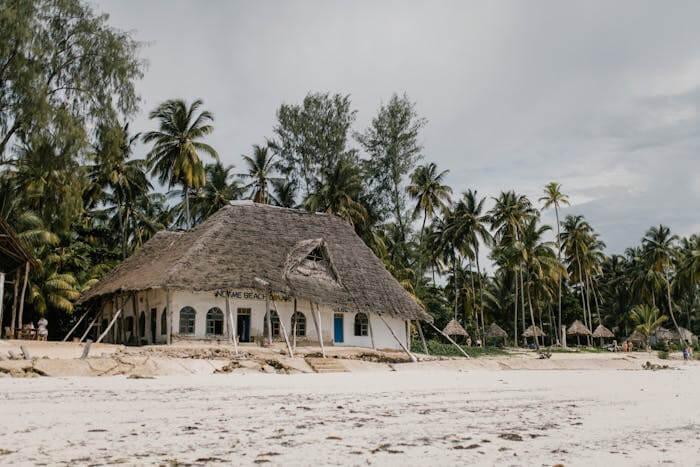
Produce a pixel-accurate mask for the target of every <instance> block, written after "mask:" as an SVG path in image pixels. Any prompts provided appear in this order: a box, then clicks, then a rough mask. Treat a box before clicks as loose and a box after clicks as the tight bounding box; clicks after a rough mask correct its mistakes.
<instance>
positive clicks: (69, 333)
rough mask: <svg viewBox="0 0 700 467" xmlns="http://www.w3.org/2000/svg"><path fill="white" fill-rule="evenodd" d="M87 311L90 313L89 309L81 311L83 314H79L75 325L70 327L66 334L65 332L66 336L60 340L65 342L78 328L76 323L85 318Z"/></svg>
mask: <svg viewBox="0 0 700 467" xmlns="http://www.w3.org/2000/svg"><path fill="white" fill-rule="evenodd" d="M88 313H90V310H88V311H86V312H85V313H83V316H81V317H80V319H79V320H78V322H77V323H75V325H74V326H73V327H72V328H71V329H70V331H68V334H66V337H64V338H63V340H62V341H61V342H65V341H67V340H68V338H69V337H70V336H71V334H73V332H74V331H75V330H76V329H77V328H78V325H79V324H80V323H82V322H83V320H84V319H85V317H86V316H87V314H88Z"/></svg>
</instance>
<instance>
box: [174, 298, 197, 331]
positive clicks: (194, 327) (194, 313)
mask: <svg viewBox="0 0 700 467" xmlns="http://www.w3.org/2000/svg"><path fill="white" fill-rule="evenodd" d="M190 310H191V311H192V313H191V314H192V318H191V321H188V322H187V323H185V324H186V328H185V330H184V331H183V311H185V312H186V313H187V315H190ZM190 324H191V328H192V331H191V332H190V331H189V329H190V326H189V325H190ZM178 331H179V333H180V334H181V335H187V336H194V335H195V333H196V332H197V310H195V309H194V307H191V306H189V305H186V306H183V307H182V308H180V325H179V326H178Z"/></svg>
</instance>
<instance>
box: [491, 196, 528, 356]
mask: <svg viewBox="0 0 700 467" xmlns="http://www.w3.org/2000/svg"><path fill="white" fill-rule="evenodd" d="M493 200H494V206H493V208H491V210H490V211H489V212H488V215H489V221H490V223H491V229H492V230H493V231H495V233H494V239H495V240H496V242H497V244H498V245H499V247H503V246H505V245H508V244H510V245H512V246H513V247H515V248H519V245H518V244H519V243H520V232H521V230H522V227H523V225H524V223H525V222H526V221H527V220H528V219H530V218H531V217H533V216H534V215H535V214H536V210H535V209H534V208H533V207H532V203H531V202H530V200H529V199H528V198H527V197H526V196H524V195H518V194H516V193H515V192H514V191H503V192H501V193H500V195H499V196H498V197H496V198H493ZM508 266H509V267H510V268H512V270H513V271H514V272H515V273H516V274H517V276H519V278H520V290H521V293H520V302H521V310H522V322H523V328H524V326H525V297H524V294H523V293H522V291H523V275H522V264H520V262H517V261H516V262H509V263H508ZM517 276H516V277H517ZM515 296H516V299H515V301H514V303H513V310H514V323H515V325H514V342H515V345H516V346H517V345H518V331H517V328H518V300H517V296H518V281H517V279H516V281H515Z"/></svg>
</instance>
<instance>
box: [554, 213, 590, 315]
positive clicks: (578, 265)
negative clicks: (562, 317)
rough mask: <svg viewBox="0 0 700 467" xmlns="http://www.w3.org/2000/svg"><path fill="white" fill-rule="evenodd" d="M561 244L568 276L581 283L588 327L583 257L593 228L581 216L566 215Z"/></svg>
mask: <svg viewBox="0 0 700 467" xmlns="http://www.w3.org/2000/svg"><path fill="white" fill-rule="evenodd" d="M562 227H563V232H562V233H561V236H560V237H561V244H562V248H563V250H564V254H565V255H566V259H567V262H568V263H569V276H570V277H571V278H572V280H574V279H575V280H577V282H579V283H580V284H581V307H582V308H583V323H584V325H585V326H586V327H588V328H589V329H590V325H591V324H593V323H589V319H588V314H587V312H586V280H585V278H586V275H585V274H584V269H583V266H584V263H583V258H585V257H587V256H588V250H589V247H590V244H591V235H592V232H593V229H592V228H591V226H590V225H589V224H588V222H586V221H585V220H584V218H583V216H571V215H569V216H566V218H565V219H564V222H562Z"/></svg>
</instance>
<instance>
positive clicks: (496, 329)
mask: <svg viewBox="0 0 700 467" xmlns="http://www.w3.org/2000/svg"><path fill="white" fill-rule="evenodd" d="M486 337H488V338H491V339H494V338H496V339H498V338H505V337H508V333H507V332H505V331H504V330H503V328H501V327H500V326H499V325H498V324H496V323H491V325H490V326H489V328H488V329H487V330H486Z"/></svg>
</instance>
